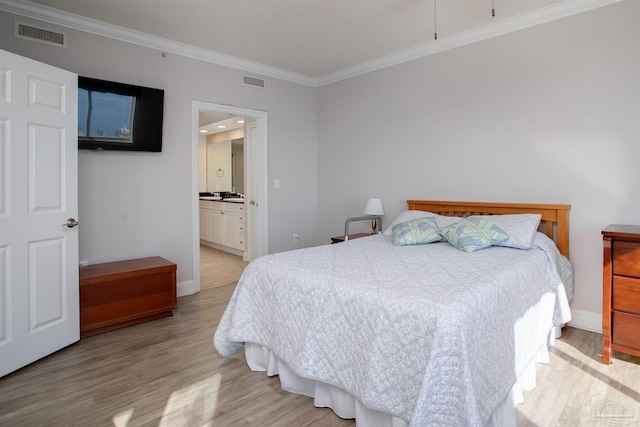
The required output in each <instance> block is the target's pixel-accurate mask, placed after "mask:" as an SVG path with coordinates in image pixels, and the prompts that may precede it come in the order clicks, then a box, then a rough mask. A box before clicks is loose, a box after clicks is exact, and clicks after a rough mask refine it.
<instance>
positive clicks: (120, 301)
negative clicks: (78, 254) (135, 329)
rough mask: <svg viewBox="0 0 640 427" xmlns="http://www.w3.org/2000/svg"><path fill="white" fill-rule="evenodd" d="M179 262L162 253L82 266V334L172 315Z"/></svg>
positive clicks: (175, 298) (85, 334) (91, 333)
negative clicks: (161, 254) (167, 257)
mask: <svg viewBox="0 0 640 427" xmlns="http://www.w3.org/2000/svg"><path fill="white" fill-rule="evenodd" d="M177 306H178V305H177V296H176V264H174V263H172V262H171V261H167V260H166V259H164V258H161V257H150V258H139V259H132V260H126V261H118V262H109V263H104V264H94V265H89V266H86V267H80V337H81V338H84V337H88V336H91V335H95V334H99V333H102V332H107V331H111V330H113V329H118V328H123V327H125V326H130V325H135V324H138V323H142V322H147V321H149V320H154V319H159V318H162V317H168V316H172V315H173V312H172V311H171V310H174V309H176V308H177Z"/></svg>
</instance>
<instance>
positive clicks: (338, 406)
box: [245, 328, 560, 427]
mask: <svg viewBox="0 0 640 427" xmlns="http://www.w3.org/2000/svg"><path fill="white" fill-rule="evenodd" d="M559 336H560V329H559V328H554V329H553V330H551V331H550V333H549V338H548V341H547V342H546V343H544V344H543V345H541V346H540V348H539V350H538V352H537V354H536V355H535V357H534V358H533V360H532V361H531V362H530V363H529V364H528V366H527V367H526V368H525V370H524V371H523V372H522V373H521V374H520V375H519V377H518V380H517V381H516V383H515V384H514V385H513V387H512V388H511V391H510V393H509V395H508V396H507V397H506V398H505V399H504V400H503V401H502V402H501V403H500V404H499V405H498V407H497V408H496V410H495V411H494V413H493V415H492V417H491V420H489V422H488V423H487V424H486V425H487V426H488V427H506V426H510V427H511V426H515V425H516V411H515V407H516V405H517V404H519V403H522V402H523V401H524V394H523V392H524V391H529V390H532V389H534V388H535V386H536V364H537V363H549V351H548V347H549V346H552V345H553V343H554V340H555V338H557V337H559ZM245 357H246V360H247V364H248V365H249V368H250V369H251V370H252V371H266V373H267V375H269V376H273V375H278V376H279V377H280V385H281V387H282V389H283V390H285V391H288V392H291V393H296V394H302V395H305V396H309V397H311V398H313V404H314V405H315V406H316V407H319V408H331V409H332V410H333V412H335V413H336V415H338V416H339V417H341V418H345V419H355V420H356V426H357V427H407V426H408V422H407V421H405V420H403V419H401V418H398V417H395V416H393V415H390V414H387V413H385V412H381V411H377V410H374V409H370V408H367V407H366V406H364V405H363V404H362V403H361V402H360V401H359V400H358V399H356V398H355V397H354V396H352V395H351V394H349V393H348V392H346V391H344V390H342V389H341V388H339V387H336V386H333V385H331V384H327V383H323V382H321V381H316V380H312V379H309V378H303V377H301V376H299V375H297V374H296V373H295V372H293V371H292V370H291V369H289V367H288V366H287V364H286V363H284V362H283V361H281V360H280V359H278V357H277V356H275V355H274V354H273V352H272V351H271V350H269V349H268V348H266V347H263V346H261V345H259V344H254V343H246V344H245Z"/></svg>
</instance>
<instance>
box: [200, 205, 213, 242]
mask: <svg viewBox="0 0 640 427" xmlns="http://www.w3.org/2000/svg"><path fill="white" fill-rule="evenodd" d="M209 217H210V215H209V210H208V209H203V208H200V240H207V241H209V240H211V236H210V233H211V220H210V218H209Z"/></svg>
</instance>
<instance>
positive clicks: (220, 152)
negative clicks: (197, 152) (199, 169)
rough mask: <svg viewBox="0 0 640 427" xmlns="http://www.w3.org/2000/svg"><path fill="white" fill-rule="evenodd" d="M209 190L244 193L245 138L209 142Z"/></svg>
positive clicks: (207, 153) (207, 154)
mask: <svg viewBox="0 0 640 427" xmlns="http://www.w3.org/2000/svg"><path fill="white" fill-rule="evenodd" d="M206 156H207V191H208V192H211V193H213V192H220V191H229V192H233V193H244V138H236V139H232V140H225V141H220V142H208V143H207V150H206Z"/></svg>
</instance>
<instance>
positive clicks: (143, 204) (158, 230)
mask: <svg viewBox="0 0 640 427" xmlns="http://www.w3.org/2000/svg"><path fill="white" fill-rule="evenodd" d="M14 19H18V20H20V21H22V22H27V23H32V24H38V22H37V21H33V20H31V19H27V18H23V17H17V16H15V15H12V14H9V13H6V12H0V48H1V49H5V50H8V51H11V52H14V53H17V54H19V55H23V56H27V57H30V58H33V59H35V60H38V61H41V62H44V63H47V64H51V65H54V66H57V67H60V68H64V69H67V70H70V71H73V72H75V73H78V74H79V75H83V76H89V77H95V78H99V79H105V80H112V81H118V82H123V83H129V84H135V85H142V86H150V87H156V88H162V89H164V90H165V101H164V102H165V110H164V131H163V150H162V153H130V152H93V151H87V150H80V152H79V162H78V163H79V171H78V178H79V221H80V228H79V233H80V234H79V237H80V259H81V260H88V261H89V262H90V263H99V262H108V261H115V260H122V259H128V258H137V257H145V256H152V255H159V256H162V257H165V258H167V259H169V260H171V261H173V262H176V263H177V264H178V277H177V279H178V282H181V283H184V282H190V281H191V280H192V279H193V277H192V276H193V273H192V264H193V259H192V249H193V231H192V226H193V224H192V212H191V207H192V200H193V198H194V197H197V194H193V183H192V174H191V170H192V165H191V162H192V147H191V145H192V143H193V142H192V129H191V127H192V118H191V111H192V101H193V100H198V101H205V102H211V103H217V104H230V105H235V106H238V107H243V108H247V109H253V110H260V111H266V112H267V113H268V122H269V123H268V132H269V134H268V157H269V162H268V170H269V174H270V175H271V176H275V177H277V178H280V180H281V184H282V185H281V187H280V189H277V190H274V189H273V186H270V189H269V192H270V194H269V224H268V229H269V251H270V252H278V251H283V250H287V249H292V248H294V247H295V244H294V243H293V242H292V238H291V236H292V235H293V233H300V234H302V235H303V236H304V237H305V239H306V240H307V241H309V242H311V243H312V242H313V241H314V239H315V238H316V231H317V162H316V158H317V150H316V144H317V141H316V117H317V112H316V91H315V89H314V88H310V87H307V86H303V85H299V84H294V83H290V82H285V81H281V80H277V79H272V78H266V79H265V80H266V89H257V88H252V87H248V86H244V85H242V72H241V71H239V70H234V69H230V68H226V67H222V66H218V65H214V64H210V63H206V62H202V61H197V60H194V59H189V58H185V57H181V56H177V55H172V54H169V55H168V56H167V57H166V58H163V57H162V56H161V52H160V51H156V50H153V49H149V48H144V47H140V46H137V45H133V44H129V43H125V42H120V41H116V40H112V39H107V38H104V37H100V36H96V35H92V34H87V33H82V32H79V31H75V30H71V29H68V28H59V27H56V26H54V25H52V24H48V23H47V24H42V23H39V24H40V25H44V27H45V28H49V29H53V30H56V29H57V30H58V31H64V32H65V33H66V34H67V41H68V47H67V48H60V47H55V46H49V45H45V44H40V43H35V42H31V41H26V40H20V39H16V38H14V37H13V25H14Z"/></svg>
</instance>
